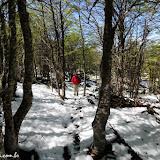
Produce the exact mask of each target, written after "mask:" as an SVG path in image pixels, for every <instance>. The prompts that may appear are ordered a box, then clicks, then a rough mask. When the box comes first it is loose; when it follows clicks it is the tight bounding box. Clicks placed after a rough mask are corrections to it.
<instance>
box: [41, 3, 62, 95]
mask: <svg viewBox="0 0 160 160" xmlns="http://www.w3.org/2000/svg"><path fill="white" fill-rule="evenodd" d="M50 5H52V3H51V2H50ZM41 6H42V15H43V27H44V37H45V41H46V42H49V45H50V48H51V55H52V65H53V70H54V73H55V77H56V88H57V90H58V95H59V96H60V88H59V80H58V74H57V69H56V64H55V60H54V52H53V45H52V42H51V41H50V39H49V38H48V32H47V28H46V24H45V20H44V10H43V3H42V2H41ZM51 9H53V8H52V7H51Z"/></svg>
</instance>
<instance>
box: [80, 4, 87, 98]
mask: <svg viewBox="0 0 160 160" xmlns="http://www.w3.org/2000/svg"><path fill="white" fill-rule="evenodd" d="M79 7H80V2H79ZM78 14H79V26H80V31H81V39H82V40H81V43H82V55H83V74H84V92H83V96H85V95H86V60H85V48H84V47H85V44H84V36H83V29H82V24H81V15H80V11H78Z"/></svg>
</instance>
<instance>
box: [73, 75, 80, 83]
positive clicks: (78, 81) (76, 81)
mask: <svg viewBox="0 0 160 160" xmlns="http://www.w3.org/2000/svg"><path fill="white" fill-rule="evenodd" d="M71 82H73V83H74V84H79V83H81V79H80V78H79V77H78V76H77V75H74V76H73V77H72V80H71Z"/></svg>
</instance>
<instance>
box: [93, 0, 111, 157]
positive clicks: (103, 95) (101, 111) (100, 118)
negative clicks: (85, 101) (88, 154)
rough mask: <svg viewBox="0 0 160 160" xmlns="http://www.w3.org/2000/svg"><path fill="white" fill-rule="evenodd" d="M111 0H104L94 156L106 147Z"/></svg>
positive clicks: (94, 126) (108, 106)
mask: <svg viewBox="0 0 160 160" xmlns="http://www.w3.org/2000/svg"><path fill="white" fill-rule="evenodd" d="M112 16H113V0H105V27H104V37H103V56H102V62H101V78H102V84H101V88H100V93H99V94H100V95H99V103H98V109H97V112H96V116H95V119H94V121H93V124H92V126H93V138H94V140H93V146H92V154H93V155H95V156H98V155H101V154H103V153H104V150H105V148H106V144H107V141H106V131H105V126H106V123H107V120H108V117H109V115H110V105H111V104H110V100H111V63H112V47H113V39H114V29H113V28H112Z"/></svg>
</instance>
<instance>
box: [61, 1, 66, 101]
mask: <svg viewBox="0 0 160 160" xmlns="http://www.w3.org/2000/svg"><path fill="white" fill-rule="evenodd" d="M60 17H61V32H62V45H61V46H62V57H63V59H62V97H63V98H65V55H64V54H65V53H64V20H63V13H62V2H61V0H60Z"/></svg>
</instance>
